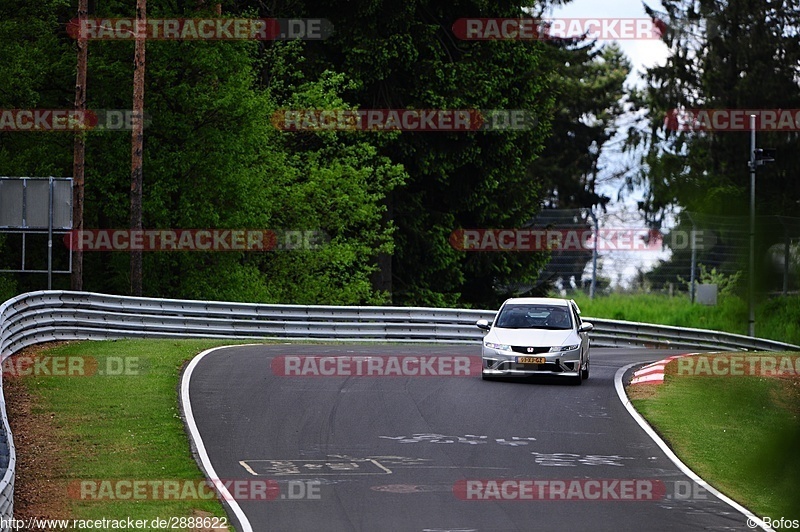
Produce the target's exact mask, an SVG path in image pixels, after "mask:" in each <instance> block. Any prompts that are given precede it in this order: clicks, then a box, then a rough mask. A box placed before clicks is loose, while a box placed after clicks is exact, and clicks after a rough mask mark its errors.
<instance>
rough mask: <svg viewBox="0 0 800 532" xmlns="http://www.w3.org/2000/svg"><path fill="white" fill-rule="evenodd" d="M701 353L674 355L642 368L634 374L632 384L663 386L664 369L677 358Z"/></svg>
mask: <svg viewBox="0 0 800 532" xmlns="http://www.w3.org/2000/svg"><path fill="white" fill-rule="evenodd" d="M697 354H699V353H686V354H683V355H674V356H671V357H667V358H665V359H662V360H659V361H658V362H653V363H652V364H648V365H646V366H642V367H641V368H639V369H637V370H636V371H635V372H634V373H633V377H632V378H631V382H630V384H631V385H632V384H661V383H663V382H664V368H666V367H667V364H669V363H670V362H671V361H673V360H675V359H676V358H682V357H688V356H692V355H697Z"/></svg>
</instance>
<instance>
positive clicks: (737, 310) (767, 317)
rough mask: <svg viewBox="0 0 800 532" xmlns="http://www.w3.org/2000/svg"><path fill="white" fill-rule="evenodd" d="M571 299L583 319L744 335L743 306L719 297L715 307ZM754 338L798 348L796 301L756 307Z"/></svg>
mask: <svg viewBox="0 0 800 532" xmlns="http://www.w3.org/2000/svg"><path fill="white" fill-rule="evenodd" d="M568 297H574V299H575V301H576V302H577V303H578V306H580V308H581V312H582V313H583V314H584V315H585V316H591V317H595V318H606V319H612V320H627V321H641V322H645V323H658V324H661V325H674V326H676V327H693V328H698V329H713V330H716V331H724V332H730V333H736V334H747V314H748V309H747V302H746V301H744V300H742V299H740V298H738V297H735V296H722V297H720V298H719V301H718V304H717V305H716V306H713V307H712V306H705V305H700V304H693V303H692V302H691V301H690V300H689V298H688V296H686V295H681V296H674V297H670V296H668V295H662V294H609V295H602V296H598V297H596V298H594V299H590V298H589V297H588V296H586V295H584V294H582V293H577V294H574V295H573V294H570V295H569V296H568ZM755 310H756V336H758V337H760V338H768V339H772V340H777V341H780V342H787V343H790V344H795V345H800V297H798V296H787V297H775V298H772V299H769V300H766V301H762V302H760V303H759V304H758V305H757V306H756V309H755Z"/></svg>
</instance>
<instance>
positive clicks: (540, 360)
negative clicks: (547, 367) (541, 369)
mask: <svg viewBox="0 0 800 532" xmlns="http://www.w3.org/2000/svg"><path fill="white" fill-rule="evenodd" d="M545 362H546V359H545V358H544V357H517V364H544V363H545Z"/></svg>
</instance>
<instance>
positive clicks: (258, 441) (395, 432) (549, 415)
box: [188, 344, 748, 532]
mask: <svg viewBox="0 0 800 532" xmlns="http://www.w3.org/2000/svg"><path fill="white" fill-rule="evenodd" d="M676 353H677V352H676V351H658V350H641V349H592V352H591V362H592V363H591V374H590V377H589V379H588V380H586V381H584V382H583V384H582V385H581V386H574V385H571V384H567V383H564V382H562V381H561V380H557V379H541V378H539V379H535V380H527V381H515V382H494V381H491V382H490V381H483V380H481V378H480V376H478V375H472V376H367V375H361V376H285V375H281V374H280V371H276V370H275V369H274V368H275V367H278V366H279V365H280V364H276V365H273V358H275V357H282V356H290V355H319V356H333V355H336V356H346V355H349V356H356V355H358V356H368V355H372V356H409V355H418V356H426V357H427V356H448V355H458V356H470V357H475V358H476V359H479V354H480V347H478V346H444V347H443V346H419V345H411V346H409V345H357V346H354V345H341V344H340V345H335V346H334V345H314V344H286V345H259V346H241V347H235V348H225V349H220V350H216V351H214V352H212V353H209V354H208V355H206V356H205V357H204V358H202V359H201V360H199V362H197V364H196V367H194V369H193V371H192V373H191V377H190V381H189V388H188V394H189V397H190V402H191V409H192V413H193V416H192V417H193V419H194V421H195V423H196V426H197V430H198V432H199V434H200V437H201V438H202V445H203V447H204V448H205V449H206V451H207V453H208V460H209V461H210V463H211V464H212V465H213V469H214V470H215V472H216V475H217V478H220V479H235V480H237V481H239V480H242V481H252V480H259V481H263V480H267V481H269V482H270V483H271V484H270V486H272V487H275V488H276V491H270V494H271V495H270V497H269V498H270V500H263V497H259V496H257V494H256V493H255V490H252V491H247V490H245V491H244V492H242V493H244V495H242V494H241V493H240V495H239V496H236V495H234V496H235V498H236V499H237V504H238V506H239V507H240V508H241V511H242V512H243V513H244V514H245V515H246V519H247V521H249V524H250V525H251V526H252V530H255V531H257V532H260V531H340V530H341V531H351V530H356V531H419V532H423V531H427V532H443V531H454V532H466V531H495V530H496V531H499V530H503V531H505V530H524V531H530V530H547V531H549V530H554V531H561V530H564V531H573V530H593V531H594V530H609V531H620V530H636V531H640V530H648V531H656V530H665V531H666V530H669V531H675V530H679V531H686V530H748V527H747V525H746V521H747V519H746V518H745V516H744V515H742V514H741V513H739V512H738V511H736V510H735V509H733V508H732V507H731V506H729V505H728V504H726V503H724V502H722V501H720V500H718V499H716V498H715V497H714V496H712V495H711V494H710V493H708V492H707V491H705V490H702V489H698V488H696V487H695V485H694V484H693V483H692V482H691V481H690V480H689V478H688V477H686V476H685V475H684V474H683V473H681V472H680V471H679V470H678V468H677V467H676V466H675V465H674V464H673V463H672V462H671V461H670V460H669V459H668V458H667V457H666V456H665V455H664V453H663V452H662V451H661V449H660V448H659V447H658V446H657V445H656V444H655V443H654V442H653V441H652V440H651V439H650V438H649V437H648V436H647V435H646V434H645V432H644V431H643V430H642V429H641V428H640V427H639V425H637V424H636V422H635V421H634V420H633V419H632V418H631V416H630V414H628V412H627V411H626V410H625V407H624V406H623V405H622V403H621V402H620V400H619V398H618V396H617V393H616V391H615V389H614V375H615V373H616V372H617V370H618V369H619V368H621V367H624V366H626V365H628V364H630V363H632V362H647V361H653V360H658V359H660V358H663V357H664V356H666V355H672V354H676ZM279 360H282V359H279ZM478 364H479V363H478ZM476 481H477V482H476ZM490 481H497V482H490ZM508 481H511V482H508ZM533 481H537V482H536V483H535V484H532V482H533ZM592 481H594V482H592ZM523 486H527V488H524V487H523ZM531 486H532V487H531ZM632 486H633V487H632ZM501 488H502V489H503V490H504V491H498V489H501ZM526 489H527V491H525V490H526ZM504 498H508V499H516V500H505V499H504ZM519 499H524V500H519ZM565 499H566V500H565ZM243 529H244V527H243V526H242V523H237V530H243Z"/></svg>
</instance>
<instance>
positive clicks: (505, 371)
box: [482, 346, 581, 377]
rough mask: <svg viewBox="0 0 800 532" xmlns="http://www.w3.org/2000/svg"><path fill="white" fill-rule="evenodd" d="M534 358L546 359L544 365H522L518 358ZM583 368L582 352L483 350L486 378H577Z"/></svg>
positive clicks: (483, 369)
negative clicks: (535, 376) (545, 376)
mask: <svg viewBox="0 0 800 532" xmlns="http://www.w3.org/2000/svg"><path fill="white" fill-rule="evenodd" d="M522 356H533V357H541V358H544V359H545V363H544V364H520V363H519V362H517V359H518V357H522ZM580 367H581V351H580V349H573V350H571V351H560V352H556V353H543V354H535V355H526V354H522V353H515V352H512V351H501V350H496V349H491V348H488V347H485V346H484V348H483V353H482V372H483V374H484V375H485V376H487V377H488V376H492V377H514V376H519V377H523V376H529V375H559V376H564V377H576V376H577V375H578V372H579V371H580Z"/></svg>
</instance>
